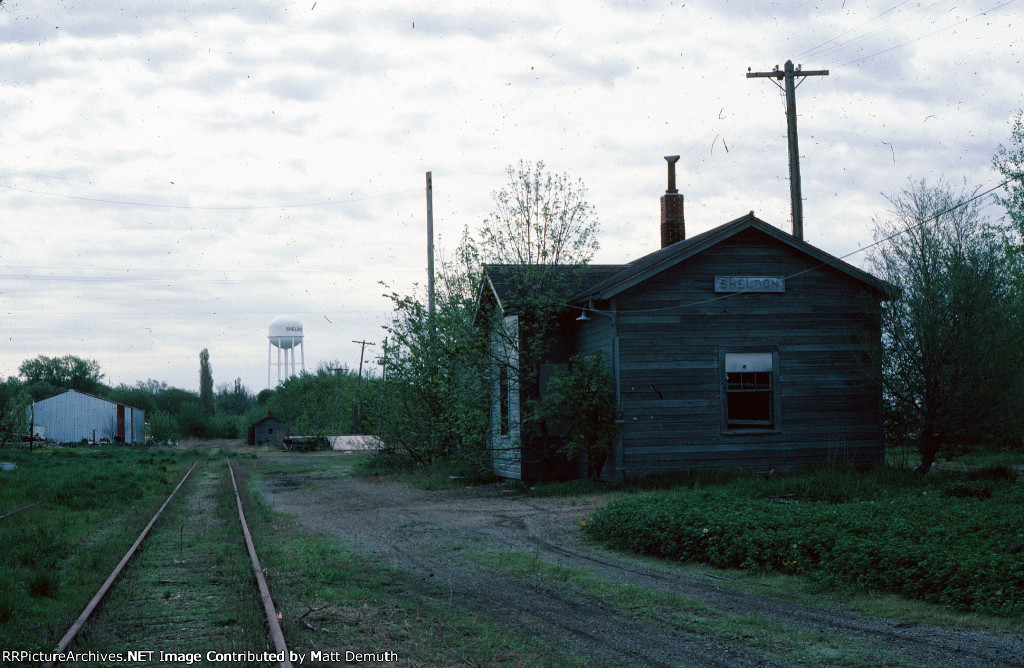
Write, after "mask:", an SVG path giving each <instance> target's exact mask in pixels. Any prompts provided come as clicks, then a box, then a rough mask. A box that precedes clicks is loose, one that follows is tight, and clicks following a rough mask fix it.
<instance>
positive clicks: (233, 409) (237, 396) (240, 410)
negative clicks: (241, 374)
mask: <svg viewBox="0 0 1024 668" xmlns="http://www.w3.org/2000/svg"><path fill="white" fill-rule="evenodd" d="M253 401H254V399H253V396H252V395H251V394H249V390H248V389H247V388H246V387H245V385H243V384H242V379H241V378H235V383H234V386H231V387H229V386H228V385H226V384H225V385H221V386H220V387H219V388H217V413H218V414H219V415H244V414H245V412H246V411H247V410H249V409H250V408H251V407H252V404H253Z"/></svg>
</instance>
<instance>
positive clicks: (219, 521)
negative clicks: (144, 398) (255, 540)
mask: <svg viewBox="0 0 1024 668" xmlns="http://www.w3.org/2000/svg"><path fill="white" fill-rule="evenodd" d="M186 481H187V482H186ZM69 650H73V651H74V652H75V653H77V654H78V655H84V656H85V657H90V655H91V658H92V659H95V657H96V656H97V655H111V654H121V655H122V656H121V657H120V661H119V662H118V663H119V664H120V665H153V663H154V662H160V663H162V664H163V665H167V664H168V663H182V662H181V661H175V660H174V657H175V656H180V655H183V654H191V655H195V654H200V655H201V656H202V657H203V658H204V660H205V658H206V655H207V652H215V653H218V654H221V655H229V654H230V655H233V656H234V657H237V659H238V660H233V661H230V663H231V665H249V664H251V665H267V661H265V660H261V659H259V658H258V657H266V656H267V655H268V653H273V654H277V655H280V654H281V653H282V652H284V656H285V657H287V647H286V646H285V642H284V636H283V634H282V633H281V628H280V625H279V623H278V618H277V613H276V611H275V609H274V604H273V601H272V600H271V598H270V592H269V589H268V588H267V584H266V582H265V580H264V578H263V573H262V570H261V569H260V567H259V559H258V557H257V555H256V552H255V549H254V547H253V544H252V539H251V536H250V533H249V528H248V525H247V523H246V521H245V514H244V510H243V506H242V500H241V497H240V496H239V493H238V488H237V485H236V483H235V477H234V470H233V468H232V467H231V463H230V461H229V462H227V464H226V465H224V464H222V463H221V462H219V461H213V462H206V463H203V464H200V463H198V462H197V463H196V465H193V467H192V469H190V470H189V472H188V473H186V474H185V477H184V478H182V481H181V482H180V483H179V484H178V487H177V488H175V490H174V491H173V492H171V494H170V496H168V498H167V500H166V501H165V502H164V505H163V506H161V508H160V510H158V511H157V513H156V515H154V516H153V519H152V520H150V523H149V524H148V525H147V526H146V529H144V530H143V532H142V534H140V536H139V537H138V539H137V540H136V542H135V544H134V545H133V546H132V548H131V549H130V550H129V551H128V553H127V554H126V555H125V557H124V559H122V561H121V563H120V564H119V565H118V567H117V568H116V569H115V570H114V572H113V573H111V575H110V577H109V578H108V579H107V581H106V582H105V583H104V585H103V587H101V588H100V590H99V591H98V592H97V594H96V596H95V597H94V598H93V600H92V601H91V602H90V603H89V605H88V606H87V607H86V609H85V610H84V611H83V612H82V614H81V615H80V616H79V618H78V620H77V621H76V622H75V624H73V625H72V627H71V628H70V629H68V632H67V633H66V634H65V635H64V637H63V638H62V639H61V641H60V643H59V644H58V646H57V647H56V649H55V650H54V654H62V653H65V652H68V651H69ZM250 659H251V660H250ZM46 665H56V664H54V663H51V664H46ZM59 665H62V666H64V665H68V666H76V665H96V664H95V661H94V660H93V661H84V662H81V663H77V662H75V661H69V662H66V663H59ZM280 665H282V666H287V667H289V668H290V665H291V664H290V663H289V662H288V661H287V660H285V661H284V662H282V663H281V664H280Z"/></svg>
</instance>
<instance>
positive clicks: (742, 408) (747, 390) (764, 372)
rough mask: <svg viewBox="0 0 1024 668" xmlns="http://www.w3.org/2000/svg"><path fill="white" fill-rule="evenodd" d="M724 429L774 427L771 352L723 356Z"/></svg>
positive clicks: (727, 354)
mask: <svg viewBox="0 0 1024 668" xmlns="http://www.w3.org/2000/svg"><path fill="white" fill-rule="evenodd" d="M725 384H726V407H725V410H726V427H727V428H728V429H771V428H772V427H774V426H775V387H774V371H773V364H772V354H771V353H726V355H725Z"/></svg>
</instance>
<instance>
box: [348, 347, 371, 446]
mask: <svg viewBox="0 0 1024 668" xmlns="http://www.w3.org/2000/svg"><path fill="white" fill-rule="evenodd" d="M352 343H358V344H359V345H360V346H361V347H360V349H359V379H358V380H357V381H356V423H355V425H353V428H352V430H353V431H355V432H357V433H358V431H359V410H360V403H359V390H360V387H361V386H362V384H363V354H364V353H365V352H366V346H375V345H377V344H376V343H371V342H369V341H353V342H352Z"/></svg>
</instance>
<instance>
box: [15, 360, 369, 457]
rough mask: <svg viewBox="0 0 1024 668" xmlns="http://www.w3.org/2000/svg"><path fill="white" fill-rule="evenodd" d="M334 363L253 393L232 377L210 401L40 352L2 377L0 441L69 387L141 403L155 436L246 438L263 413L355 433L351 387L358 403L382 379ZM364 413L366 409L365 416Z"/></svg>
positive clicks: (24, 430) (305, 429)
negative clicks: (33, 408)
mask: <svg viewBox="0 0 1024 668" xmlns="http://www.w3.org/2000/svg"><path fill="white" fill-rule="evenodd" d="M339 366H340V365H338V364H336V363H327V364H324V365H322V366H321V367H320V368H319V369H317V370H316V371H315V372H312V373H307V372H303V373H302V374H301V375H299V376H293V377H291V378H289V379H287V380H285V381H284V382H282V383H280V384H279V385H278V386H277V387H276V388H274V389H266V390H262V391H260V392H259V393H258V394H254V393H252V392H251V391H250V390H249V389H248V388H247V387H246V386H245V385H243V384H242V380H241V379H240V378H236V379H235V380H234V382H233V383H231V384H227V383H222V384H220V385H218V386H217V387H216V391H215V392H213V400H212V402H209V401H207V402H204V401H203V400H202V397H201V396H200V393H199V392H194V391H191V390H183V389H180V388H177V387H172V386H170V385H168V384H167V383H166V382H162V381H158V380H153V379H149V380H145V381H139V382H137V383H135V385H127V384H124V383H122V384H120V385H116V386H110V385H106V384H104V383H103V378H104V374H103V372H102V370H101V368H100V364H99V362H97V361H96V360H93V359H83V358H80V357H76V356H74V355H65V356H63V357H47V356H44V355H40V356H38V357H36V358H34V359H30V360H26V361H25V362H23V363H22V364H21V366H20V367H19V368H18V371H19V373H18V375H17V376H11V377H9V378H7V379H6V380H4V381H3V382H0V447H2V446H4V445H10V444H12V443H16V442H19V441H20V440H21V439H22V437H23V436H24V435H27V434H28V431H29V428H30V427H29V425H28V420H27V414H28V411H27V408H28V406H29V405H30V404H32V403H33V402H35V401H40V400H42V399H47V398H49V397H52V396H55V395H57V394H60V393H62V392H65V391H67V390H77V391H79V392H84V393H87V394H91V395H93V396H97V397H101V398H103V399H108V400H110V401H115V402H117V403H120V404H124V405H126V406H133V407H135V408H140V409H142V410H144V411H145V412H146V424H147V428H148V431H147V435H148V437H149V438H150V439H151V440H153V441H155V442H166V441H176V440H180V439H183V438H245V437H246V435H247V433H248V429H249V427H250V426H251V425H252V424H253V423H255V422H257V421H258V420H260V419H261V418H264V417H266V416H268V415H272V416H274V417H275V418H277V419H279V420H281V421H282V422H284V423H285V424H286V425H288V428H289V429H290V430H291V431H293V432H294V433H296V434H313V435H327V434H331V435H334V434H350V433H360V432H361V431H362V430H361V429H360V428H359V427H362V426H363V425H356V424H355V419H356V412H357V411H356V403H357V401H356V400H357V389H358V394H359V395H360V399H361V401H362V403H363V405H364V406H367V405H370V404H372V403H373V402H374V399H375V397H376V394H377V392H378V391H379V390H378V385H379V382H380V381H379V379H378V378H375V377H372V376H371V377H369V378H367V377H364V378H363V380H362V383H361V384H360V383H359V382H358V380H359V379H358V377H357V374H356V373H355V372H354V371H349V370H347V369H341V370H339V371H338V372H336V373H335V372H332V371H331V370H330V369H331V368H332V367H333V368H338V367H339ZM368 412H369V411H367V410H366V409H365V408H364V410H363V414H364V416H365V415H366V414H367V413H368ZM364 419H369V418H365V417H364Z"/></svg>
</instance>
